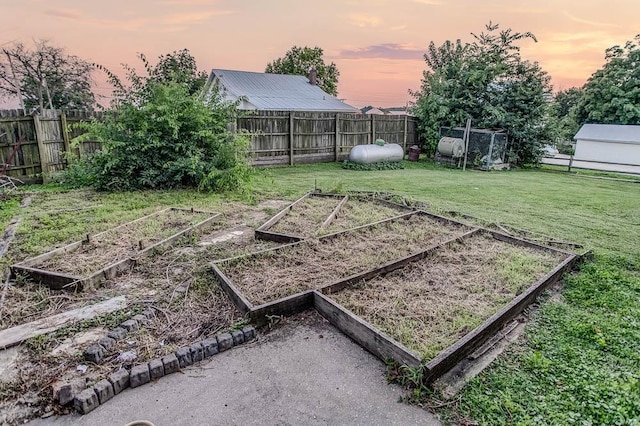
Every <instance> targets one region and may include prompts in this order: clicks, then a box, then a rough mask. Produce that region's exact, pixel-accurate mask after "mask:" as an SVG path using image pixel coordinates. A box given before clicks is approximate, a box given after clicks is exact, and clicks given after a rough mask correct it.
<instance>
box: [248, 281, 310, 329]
mask: <svg viewBox="0 0 640 426" xmlns="http://www.w3.org/2000/svg"><path fill="white" fill-rule="evenodd" d="M312 307H313V290H309V291H304V292H301V293H297V294H293V295H291V296H287V297H284V298H282V299H278V300H275V301H273V302H269V303H264V304H262V305H259V306H256V307H254V308H253V309H251V312H249V317H250V318H251V321H255V322H256V323H258V325H261V324H264V323H265V322H266V321H267V320H268V317H269V316H270V315H283V316H289V315H294V314H297V313H299V312H302V311H306V310H307V309H310V308H312Z"/></svg>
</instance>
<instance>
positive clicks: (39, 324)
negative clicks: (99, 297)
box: [0, 296, 127, 349]
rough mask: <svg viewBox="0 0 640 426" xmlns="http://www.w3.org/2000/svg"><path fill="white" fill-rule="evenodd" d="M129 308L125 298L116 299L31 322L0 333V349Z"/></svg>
mask: <svg viewBox="0 0 640 426" xmlns="http://www.w3.org/2000/svg"><path fill="white" fill-rule="evenodd" d="M126 306H127V300H126V298H125V296H118V297H114V298H112V299H109V300H105V301H104V302H100V303H96V304H94V305H90V306H85V307H83V308H78V309H73V310H71V311H67V312H63V313H60V314H57V315H53V316H50V317H47V318H42V319H39V320H36V321H31V322H29V323H26V324H21V325H18V326H16V327H12V328H9V329H6V330H2V331H0V348H2V349H5V348H8V347H10V346H14V345H17V344H19V343H22V342H24V341H25V340H27V339H30V338H32V337H35V336H39V335H42V334H46V333H51V332H52V331H56V330H58V329H60V328H62V327H65V326H67V325H69V324H72V323H76V322H79V321H84V320H88V319H91V318H95V317H97V316H100V315H103V314H107V313H109V312H114V311H117V310H120V309H124V308H125V307H126Z"/></svg>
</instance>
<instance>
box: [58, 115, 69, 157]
mask: <svg viewBox="0 0 640 426" xmlns="http://www.w3.org/2000/svg"><path fill="white" fill-rule="evenodd" d="M60 127H61V128H62V129H61V130H62V140H63V141H64V151H65V152H66V156H65V161H66V162H67V163H68V161H67V157H68V156H69V155H71V144H70V138H69V131H68V129H67V115H66V114H65V113H64V111H63V112H62V114H60Z"/></svg>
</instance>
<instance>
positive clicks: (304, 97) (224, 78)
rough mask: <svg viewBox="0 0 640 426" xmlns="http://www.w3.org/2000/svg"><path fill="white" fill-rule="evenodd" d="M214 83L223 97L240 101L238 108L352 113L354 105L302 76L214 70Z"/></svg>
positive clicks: (209, 82) (211, 80)
mask: <svg viewBox="0 0 640 426" xmlns="http://www.w3.org/2000/svg"><path fill="white" fill-rule="evenodd" d="M215 83H217V84H218V86H219V90H221V91H222V93H223V96H224V97H225V99H226V100H229V101H231V102H235V101H237V100H240V101H241V102H240V106H239V108H240V109H257V110H274V111H277V110H280V111H338V112H354V111H356V108H354V107H352V106H351V105H348V104H346V103H344V102H342V101H341V100H339V99H337V98H336V97H334V96H332V95H330V94H328V93H326V92H325V91H323V90H322V89H321V88H320V87H318V86H316V85H313V84H310V83H309V79H308V78H306V77H304V76H301V75H284V74H266V73H259V72H248V71H235V70H222V69H213V70H211V74H210V76H209V81H208V84H209V85H213V84H215Z"/></svg>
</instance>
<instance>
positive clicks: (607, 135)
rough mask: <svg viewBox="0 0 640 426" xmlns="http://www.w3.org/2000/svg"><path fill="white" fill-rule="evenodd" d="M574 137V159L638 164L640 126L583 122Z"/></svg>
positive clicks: (639, 163)
mask: <svg viewBox="0 0 640 426" xmlns="http://www.w3.org/2000/svg"><path fill="white" fill-rule="evenodd" d="M574 139H575V140H576V152H575V155H574V159H575V160H576V161H593V162H598V163H610V164H621V165H630V166H640V126H633V125H618V124H585V125H583V126H582V127H581V128H580V130H579V131H578V133H576V135H575V136H574Z"/></svg>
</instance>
